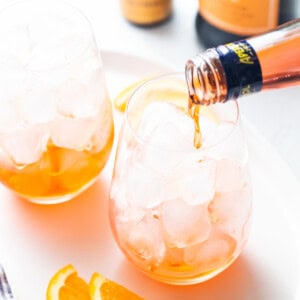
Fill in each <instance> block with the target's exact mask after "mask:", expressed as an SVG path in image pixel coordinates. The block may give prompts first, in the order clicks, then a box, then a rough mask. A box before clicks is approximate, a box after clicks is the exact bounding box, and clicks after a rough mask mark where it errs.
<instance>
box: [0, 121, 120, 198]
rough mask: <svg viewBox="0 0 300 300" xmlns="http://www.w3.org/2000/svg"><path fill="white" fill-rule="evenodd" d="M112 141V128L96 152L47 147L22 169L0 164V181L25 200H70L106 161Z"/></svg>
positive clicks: (93, 177) (96, 173) (87, 183)
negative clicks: (37, 158)
mask: <svg viewBox="0 0 300 300" xmlns="http://www.w3.org/2000/svg"><path fill="white" fill-rule="evenodd" d="M113 138H114V130H113V125H111V132H110V135H109V138H108V140H107V142H106V144H105V146H104V147H103V148H102V149H101V150H100V151H98V152H93V151H92V150H91V151H87V150H84V151H76V150H72V149H66V148H60V147H57V146H55V145H53V144H51V143H49V144H48V146H47V148H46V151H45V152H44V153H43V155H42V157H41V158H40V159H39V160H38V161H37V162H35V163H32V164H29V165H25V166H22V167H17V166H11V165H10V167H9V168H8V167H7V164H4V163H0V180H1V181H2V183H4V184H5V185H6V186H7V187H8V188H10V189H12V190H13V191H15V192H16V193H17V194H19V195H20V196H24V197H25V198H29V199H32V200H33V201H34V199H39V202H42V201H45V202H47V200H48V201H49V202H50V201H51V202H52V201H53V202H56V201H55V198H61V197H65V198H66V199H69V198H71V196H72V197H73V196H75V195H76V194H78V193H79V192H80V191H81V190H82V189H83V188H84V187H86V186H87V185H89V184H90V183H91V182H92V181H93V180H94V179H95V178H96V176H97V175H98V174H99V172H100V171H101V170H102V169H103V167H104V165H105V163H106V161H107V160H108V157H109V154H110V150H111V148H112V144H113ZM53 202H52V203H53Z"/></svg>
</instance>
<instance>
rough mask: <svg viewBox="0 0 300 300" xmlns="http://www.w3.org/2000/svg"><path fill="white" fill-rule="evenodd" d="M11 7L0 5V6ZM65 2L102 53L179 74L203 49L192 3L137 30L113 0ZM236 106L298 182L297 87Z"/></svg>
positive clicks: (1, 1) (176, 0) (177, 0)
mask: <svg viewBox="0 0 300 300" xmlns="http://www.w3.org/2000/svg"><path fill="white" fill-rule="evenodd" d="M40 1H43V0H40ZM12 2H15V1H10V0H0V7H2V6H4V5H6V4H9V3H12ZM69 2H70V3H72V4H73V5H75V6H77V7H79V8H80V9H81V10H82V11H83V12H84V14H85V15H86V16H87V17H88V19H89V20H90V21H91V23H92V26H93V29H94V32H95V36H96V40H97V43H98V46H99V48H100V49H102V50H109V51H116V52H126V53H130V54H133V55H138V56H141V57H145V58H147V59H151V60H154V61H156V62H160V63H162V64H165V65H167V66H172V67H173V68H175V69H176V70H178V71H181V70H183V69H184V64H185V61H186V60H187V59H188V58H189V57H192V56H194V55H195V54H197V53H198V52H200V51H202V50H203V49H204V47H203V46H202V45H201V44H200V43H199V41H198V39H197V36H196V31H195V16H196V13H197V9H198V1H197V0H185V1H182V0H173V4H174V5H173V6H174V7H173V16H172V18H171V19H170V20H169V21H168V22H166V23H165V24H162V25H161V26H158V27H154V28H139V27H135V26H132V25H131V24H129V23H128V22H127V21H125V20H124V18H123V17H122V15H121V12H120V4H119V0H110V1H105V0H73V1H70V0H69ZM299 49H300V48H299ZM299 55H300V50H299ZM239 103H240V107H241V111H242V113H243V114H244V115H245V116H246V117H247V118H248V120H250V122H252V123H253V124H254V126H255V127H256V128H257V129H258V130H259V131H260V132H261V134H262V135H263V136H264V137H265V138H266V139H267V140H268V141H269V142H270V143H271V144H272V145H273V146H274V147H275V148H276V149H277V151H278V152H279V154H280V155H281V157H282V158H283V159H284V160H285V161H286V162H287V163H288V165H289V166H290V167H291V169H292V172H293V173H294V174H295V175H296V176H297V177H298V179H300V133H299V132H300V87H297V88H291V89H286V90H281V91H276V92H268V93H263V94H257V95H253V96H251V97H248V98H244V99H240V101H239ZM258 146H259V145H258ZM274 163H276V162H274Z"/></svg>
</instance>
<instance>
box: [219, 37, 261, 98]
mask: <svg viewBox="0 0 300 300" xmlns="http://www.w3.org/2000/svg"><path fill="white" fill-rule="evenodd" d="M216 50H217V52H218V54H219V57H220V61H221V63H222V65H223V68H224V72H225V75H226V81H227V99H226V101H227V100H230V99H237V98H239V97H241V96H243V95H247V94H251V93H255V92H259V91H260V90H261V88H262V73H261V67H260V63H259V60H258V57H257V55H256V52H255V50H254V49H253V47H252V46H251V45H250V44H249V43H248V42H247V41H246V40H241V41H237V42H233V43H229V44H226V45H222V46H219V47H217V48H216Z"/></svg>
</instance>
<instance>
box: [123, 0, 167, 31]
mask: <svg viewBox="0 0 300 300" xmlns="http://www.w3.org/2000/svg"><path fill="white" fill-rule="evenodd" d="M120 1H121V10H122V14H123V16H124V17H125V18H126V19H127V20H128V21H129V22H131V23H133V24H135V25H138V26H145V27H148V26H154V25H158V24H160V23H162V22H164V21H166V20H167V19H168V18H169V17H170V15H171V11H172V0H120Z"/></svg>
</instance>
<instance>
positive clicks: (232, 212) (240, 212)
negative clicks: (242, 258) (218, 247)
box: [208, 185, 252, 239]
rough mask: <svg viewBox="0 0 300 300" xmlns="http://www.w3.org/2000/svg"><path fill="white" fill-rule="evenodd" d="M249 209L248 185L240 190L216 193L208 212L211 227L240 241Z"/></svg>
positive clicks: (249, 194)
mask: <svg viewBox="0 0 300 300" xmlns="http://www.w3.org/2000/svg"><path fill="white" fill-rule="evenodd" d="M251 207H252V201H251V190H250V187H249V185H245V186H244V187H243V188H241V189H240V190H235V191H232V192H225V193H216V195H215V197H214V199H213V200H212V201H211V203H210V204H209V206H208V210H209V214H210V219H211V223H212V225H213V226H216V227H218V229H219V230H221V231H223V232H226V233H228V234H230V235H232V236H234V237H235V238H236V239H241V238H242V235H243V234H244V227H245V225H246V224H247V223H248V221H249V219H250V216H251Z"/></svg>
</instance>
